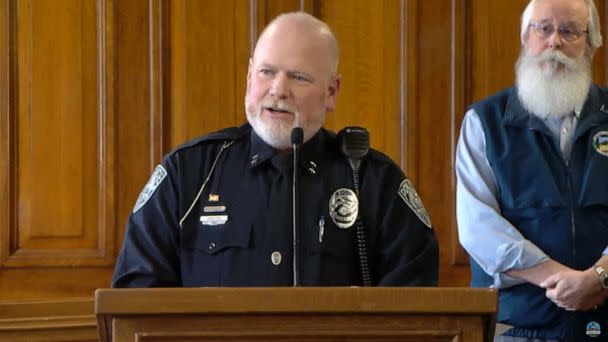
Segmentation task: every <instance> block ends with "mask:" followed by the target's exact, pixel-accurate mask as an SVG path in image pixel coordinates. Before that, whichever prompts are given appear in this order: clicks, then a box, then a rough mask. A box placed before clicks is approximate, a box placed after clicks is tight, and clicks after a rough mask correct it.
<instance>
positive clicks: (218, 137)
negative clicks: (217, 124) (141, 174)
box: [169, 124, 251, 154]
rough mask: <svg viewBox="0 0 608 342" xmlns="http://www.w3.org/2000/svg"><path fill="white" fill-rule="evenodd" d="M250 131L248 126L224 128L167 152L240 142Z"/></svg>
mask: <svg viewBox="0 0 608 342" xmlns="http://www.w3.org/2000/svg"><path fill="white" fill-rule="evenodd" d="M250 131H251V126H249V124H244V125H242V126H240V127H228V128H224V129H222V130H219V131H216V132H212V133H209V134H205V135H202V136H200V137H197V138H194V139H192V140H190V141H187V142H185V143H184V144H182V145H180V146H178V147H176V148H175V149H174V150H173V151H171V152H169V154H173V153H175V152H177V151H179V150H183V149H187V148H190V147H194V146H198V145H200V144H205V143H213V142H222V141H235V140H241V139H244V138H245V137H247V136H248V133H249V132H250Z"/></svg>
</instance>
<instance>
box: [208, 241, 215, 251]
mask: <svg viewBox="0 0 608 342" xmlns="http://www.w3.org/2000/svg"><path fill="white" fill-rule="evenodd" d="M214 248H215V242H212V243H210V244H209V249H210V250H211V249H214Z"/></svg>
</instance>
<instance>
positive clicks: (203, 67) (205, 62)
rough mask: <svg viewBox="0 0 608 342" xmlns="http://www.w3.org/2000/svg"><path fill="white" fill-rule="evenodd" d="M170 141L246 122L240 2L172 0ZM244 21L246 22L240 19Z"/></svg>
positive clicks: (245, 59)
mask: <svg viewBox="0 0 608 342" xmlns="http://www.w3.org/2000/svg"><path fill="white" fill-rule="evenodd" d="M168 4H170V9H169V12H170V33H169V35H170V37H171V40H170V54H171V55H170V66H169V69H170V70H169V73H170V75H169V76H168V77H169V79H170V90H169V96H170V100H169V101H170V108H171V109H170V113H171V115H170V118H169V123H168V127H167V133H168V134H169V136H170V138H169V145H170V146H171V147H175V146H177V145H180V144H182V143H184V142H185V141H186V140H189V139H191V138H193V137H195V136H199V135H201V134H202V133H204V132H211V131H215V130H219V129H221V128H224V127H228V126H236V125H240V124H242V123H243V122H245V114H244V100H243V99H244V96H245V79H246V77H245V76H246V73H247V64H248V60H249V40H248V39H249V37H248V34H247V30H248V29H249V27H248V25H246V24H245V23H246V22H247V21H246V20H247V18H248V17H249V16H248V12H247V6H246V3H245V2H244V1H239V0H227V1H221V2H219V1H186V0H179V1H170V2H168ZM243 21H244V22H243Z"/></svg>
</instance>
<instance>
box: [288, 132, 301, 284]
mask: <svg viewBox="0 0 608 342" xmlns="http://www.w3.org/2000/svg"><path fill="white" fill-rule="evenodd" d="M303 141H304V132H303V131H302V128H300V127H294V128H293V129H292V130H291V146H292V148H293V180H292V184H293V187H292V190H293V191H292V203H293V207H292V211H293V223H292V228H293V240H292V242H293V286H300V278H299V273H298V267H299V264H298V254H299V251H298V245H299V239H298V222H299V218H300V217H299V216H300V210H299V202H300V201H299V198H300V193H299V187H300V184H299V183H300V182H299V180H300V168H299V167H298V159H299V157H300V156H299V154H300V145H302V142H303Z"/></svg>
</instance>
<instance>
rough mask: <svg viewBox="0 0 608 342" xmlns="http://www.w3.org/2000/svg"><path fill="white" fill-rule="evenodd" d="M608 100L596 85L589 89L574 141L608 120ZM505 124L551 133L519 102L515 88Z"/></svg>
mask: <svg viewBox="0 0 608 342" xmlns="http://www.w3.org/2000/svg"><path fill="white" fill-rule="evenodd" d="M607 100H608V98H607V96H606V94H605V93H604V91H603V90H602V89H600V88H599V87H598V86H596V85H595V84H591V87H590V88H589V96H588V97H587V101H585V104H584V105H583V109H582V111H581V117H580V119H579V123H578V126H577V127H576V131H575V133H574V140H576V139H577V138H578V137H579V136H581V135H583V134H584V133H585V132H587V131H588V130H589V129H591V128H592V127H594V126H597V125H598V124H599V123H600V122H602V121H605V120H606V119H607V118H608V101H607ZM502 121H503V124H505V125H506V126H514V127H528V128H530V129H533V130H537V131H540V132H542V133H544V134H546V135H549V136H550V135H551V132H550V131H549V129H548V128H547V126H546V125H545V123H544V122H543V120H541V119H540V118H538V117H537V116H535V115H532V114H530V113H529V112H528V111H527V110H526V109H525V108H524V107H523V105H522V104H521V102H520V101H519V96H517V88H516V87H513V88H512V89H511V92H510V94H509V99H508V100H507V107H506V110H505V115H504V116H503V119H502Z"/></svg>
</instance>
